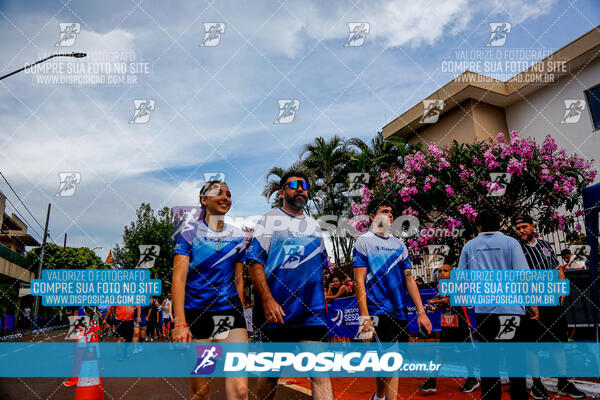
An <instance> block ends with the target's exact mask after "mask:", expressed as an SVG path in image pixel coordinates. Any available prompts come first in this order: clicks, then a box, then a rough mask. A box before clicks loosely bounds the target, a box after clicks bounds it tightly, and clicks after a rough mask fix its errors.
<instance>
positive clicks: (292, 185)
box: [287, 179, 308, 190]
mask: <svg viewBox="0 0 600 400" xmlns="http://www.w3.org/2000/svg"><path fill="white" fill-rule="evenodd" d="M287 186H288V187H289V188H290V189H294V190H297V189H298V188H302V189H304V190H308V182H306V181H301V180H300V179H298V180H295V181H291V182H288V183H287Z"/></svg>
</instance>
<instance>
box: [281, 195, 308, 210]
mask: <svg viewBox="0 0 600 400" xmlns="http://www.w3.org/2000/svg"><path fill="white" fill-rule="evenodd" d="M285 199H286V201H288V202H289V203H291V204H292V205H293V206H294V207H297V208H304V207H306V203H307V202H308V199H307V198H306V197H304V196H303V195H301V194H297V195H294V196H289V197H288V196H286V198H285Z"/></svg>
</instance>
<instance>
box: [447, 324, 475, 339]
mask: <svg viewBox="0 0 600 400" xmlns="http://www.w3.org/2000/svg"><path fill="white" fill-rule="evenodd" d="M472 341H473V340H472V338H471V335H470V329H469V327H464V326H458V327H456V328H454V327H446V326H443V327H442V330H441V331H440V342H443V343H450V342H454V343H470V342H472Z"/></svg>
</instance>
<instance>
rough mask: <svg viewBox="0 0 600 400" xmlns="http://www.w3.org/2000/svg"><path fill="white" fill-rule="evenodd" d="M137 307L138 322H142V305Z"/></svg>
mask: <svg viewBox="0 0 600 400" xmlns="http://www.w3.org/2000/svg"><path fill="white" fill-rule="evenodd" d="M135 309H136V310H137V322H142V307H140V306H135Z"/></svg>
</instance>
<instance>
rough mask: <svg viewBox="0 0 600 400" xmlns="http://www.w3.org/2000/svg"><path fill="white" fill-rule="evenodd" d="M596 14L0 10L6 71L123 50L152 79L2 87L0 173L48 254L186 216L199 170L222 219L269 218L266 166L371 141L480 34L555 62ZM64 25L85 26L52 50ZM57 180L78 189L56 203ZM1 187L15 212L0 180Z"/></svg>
mask: <svg viewBox="0 0 600 400" xmlns="http://www.w3.org/2000/svg"><path fill="white" fill-rule="evenodd" d="M325 3H327V4H325ZM599 17H600V6H599V5H598V3H597V2H595V1H591V0H590V1H552V0H537V1H534V0H529V1H516V0H514V1H513V0H509V1H500V0H498V1H475V0H438V1H435V2H433V1H431V2H426V1H407V2H404V1H396V2H386V1H369V2H359V1H357V2H352V1H341V2H335V3H333V2H332V3H331V4H330V2H320V1H306V2H292V1H281V2H280V1H270V2H265V1H252V2H250V1H219V2H191V1H190V2H185V3H182V2H161V1H144V2H141V3H140V2H136V1H104V2H91V1H77V2H69V1H65V2H62V1H57V2H55V1H43V2H41V1H40V2H27V3H25V2H16V1H13V2H6V1H0V20H1V21H2V24H0V34H1V35H2V38H3V40H2V42H1V43H0V46H1V51H0V59H1V62H0V69H1V71H0V73H2V74H4V73H8V72H10V71H12V70H14V69H17V68H20V67H22V66H23V65H25V64H26V63H28V62H33V61H35V60H38V59H39V58H41V54H45V53H48V52H55V51H60V52H62V51H64V52H71V51H85V52H88V53H90V54H96V55H104V56H106V55H108V54H114V53H115V52H121V54H129V55H134V56H135V61H136V62H143V63H148V65H149V66H150V70H151V72H150V73H149V74H136V79H137V83H136V84H131V85H120V86H113V85H108V84H97V85H74V84H48V83H43V82H42V81H40V80H39V79H38V76H40V75H52V72H47V73H46V74H43V73H37V74H32V73H20V74H18V75H15V76H12V77H10V78H7V79H5V80H3V81H1V82H0V96H1V97H0V121H2V124H1V125H0V160H1V161H0V171H2V173H3V174H4V175H5V176H6V177H7V178H8V180H9V181H10V182H11V184H12V185H13V186H14V188H15V190H16V191H17V193H18V194H19V195H20V196H21V198H22V199H23V200H24V202H25V203H26V204H27V206H28V207H29V208H30V210H31V211H32V212H33V213H34V215H36V217H37V219H38V221H40V222H42V223H43V219H44V215H45V210H46V207H47V204H48V203H49V202H50V203H52V207H53V209H52V215H51V219H50V222H51V223H50V232H51V235H52V237H53V238H54V239H55V240H56V241H57V242H62V235H63V233H64V232H65V231H67V232H68V234H69V244H70V245H72V246H88V247H97V246H102V247H103V249H101V250H99V251H98V252H97V253H98V254H99V255H101V256H102V257H105V256H106V254H107V253H108V249H109V248H110V247H112V246H114V244H115V243H117V242H119V241H120V239H121V235H122V230H123V226H124V225H126V224H128V223H129V222H130V221H131V220H133V218H134V217H135V210H136V209H137V207H138V206H139V205H140V203H141V202H150V203H151V205H152V206H153V207H154V208H155V209H156V208H159V207H162V206H165V205H166V206H174V205H194V204H197V198H198V196H197V194H198V189H199V188H200V186H201V184H202V180H203V173H205V172H224V173H225V174H226V180H227V182H228V183H229V185H230V188H231V190H232V193H233V201H234V203H233V207H232V210H231V212H230V213H231V215H233V216H247V215H254V214H262V213H264V212H266V211H267V210H268V204H267V202H266V200H265V199H264V198H263V197H261V195H260V192H261V191H262V188H263V186H264V182H265V173H266V171H267V170H268V169H269V168H271V167H272V166H275V165H277V166H288V165H289V164H290V163H292V162H293V161H294V160H295V159H296V158H297V157H298V154H299V151H300V148H301V147H302V145H303V144H305V143H307V142H309V141H311V140H312V139H314V138H315V137H317V136H324V137H331V136H332V135H339V136H342V137H346V138H349V137H360V138H362V139H364V140H368V139H370V138H371V137H372V136H373V135H375V134H376V132H377V131H379V130H381V128H382V127H383V126H384V125H385V124H386V123H387V122H389V121H391V120H392V119H394V118H395V117H397V116H398V115H400V114H401V113H402V112H404V111H406V110H407V109H408V108H410V107H412V106H413V105H415V104H416V103H418V102H420V101H421V100H422V99H423V98H425V97H427V96H428V95H429V94H430V93H432V92H433V91H435V90H437V89H438V88H439V87H440V86H442V85H444V84H445V83H447V82H448V81H449V80H450V79H452V77H453V76H454V75H455V74H454V73H452V72H449V71H444V70H443V69H442V67H441V65H442V61H443V60H452V59H453V57H454V56H453V50H454V49H457V48H462V49H484V48H485V44H486V42H487V41H488V39H489V36H490V27H489V24H490V23H493V22H509V23H510V24H511V26H512V30H511V32H510V34H509V35H508V37H507V41H506V44H505V46H504V48H508V49H531V50H539V51H554V50H556V49H558V48H560V47H562V46H564V45H565V44H567V43H569V42H571V41H572V40H574V39H576V38H577V37H579V36H580V35H582V34H584V33H586V32H588V31H589V30H591V29H592V28H594V27H595V26H596V25H598V24H599V21H600V18H599ZM65 22H69V23H71V22H76V23H79V24H80V28H81V30H80V32H79V34H78V35H77V37H76V40H75V43H74V44H73V45H72V46H70V47H56V46H55V44H56V42H57V40H58V38H59V34H60V30H59V23H65ZM207 22H223V23H225V33H224V34H223V35H222V37H221V40H220V43H219V45H218V46H215V47H201V46H199V44H200V43H201V42H202V40H203V37H204V32H205V30H204V25H203V23H207ZM349 22H368V23H369V26H370V30H369V33H368V34H367V37H366V39H365V42H364V44H363V45H362V46H360V47H345V46H344V43H345V42H346V40H347V38H348V23H349ZM54 60H55V61H56V63H54V64H52V63H53V61H49V62H48V63H50V64H48V65H58V64H59V63H60V62H62V63H63V67H64V66H66V65H67V63H72V64H70V65H71V66H74V65H75V64H78V63H83V64H85V65H86V66H87V65H88V64H89V63H93V62H94V60H91V59H90V57H88V58H86V59H83V60H72V59H54ZM527 61H530V62H535V61H537V59H531V60H527ZM96 64H98V62H96ZM516 72H519V71H516ZM57 74H60V73H57ZM55 75H56V74H55ZM134 99H153V100H155V103H156V108H155V110H154V111H153V112H152V113H151V116H150V120H149V121H148V123H146V124H130V123H129V121H130V120H131V118H132V116H133V100H134ZM279 99H298V100H299V101H300V106H299V111H298V112H297V114H296V116H295V119H294V121H293V122H292V123H290V124H274V123H273V121H274V120H275V119H276V117H277V115H278V102H277V101H278V100H279ZM67 171H76V172H80V173H81V184H80V185H79V187H78V188H77V191H76V193H75V195H74V196H72V197H56V196H55V194H56V193H57V190H58V186H59V178H58V173H59V172H67ZM0 190H1V191H2V192H4V193H5V194H6V195H7V196H8V198H9V199H10V200H11V201H12V202H13V203H14V204H15V205H17V208H18V209H19V211H21V212H22V213H25V211H24V209H23V207H22V206H20V205H19V204H18V202H17V199H16V198H15V196H14V195H13V194H12V192H11V191H10V189H9V188H8V187H7V185H6V183H5V182H3V181H0ZM9 209H11V208H9ZM25 215H26V216H27V214H25ZM28 221H29V222H30V223H33V221H32V219H31V217H29V220H28ZM34 227H37V230H38V232H39V231H41V229H40V228H39V226H36V225H35V224H34ZM34 236H36V237H38V236H37V235H36V234H34ZM38 238H39V237H38Z"/></svg>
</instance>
